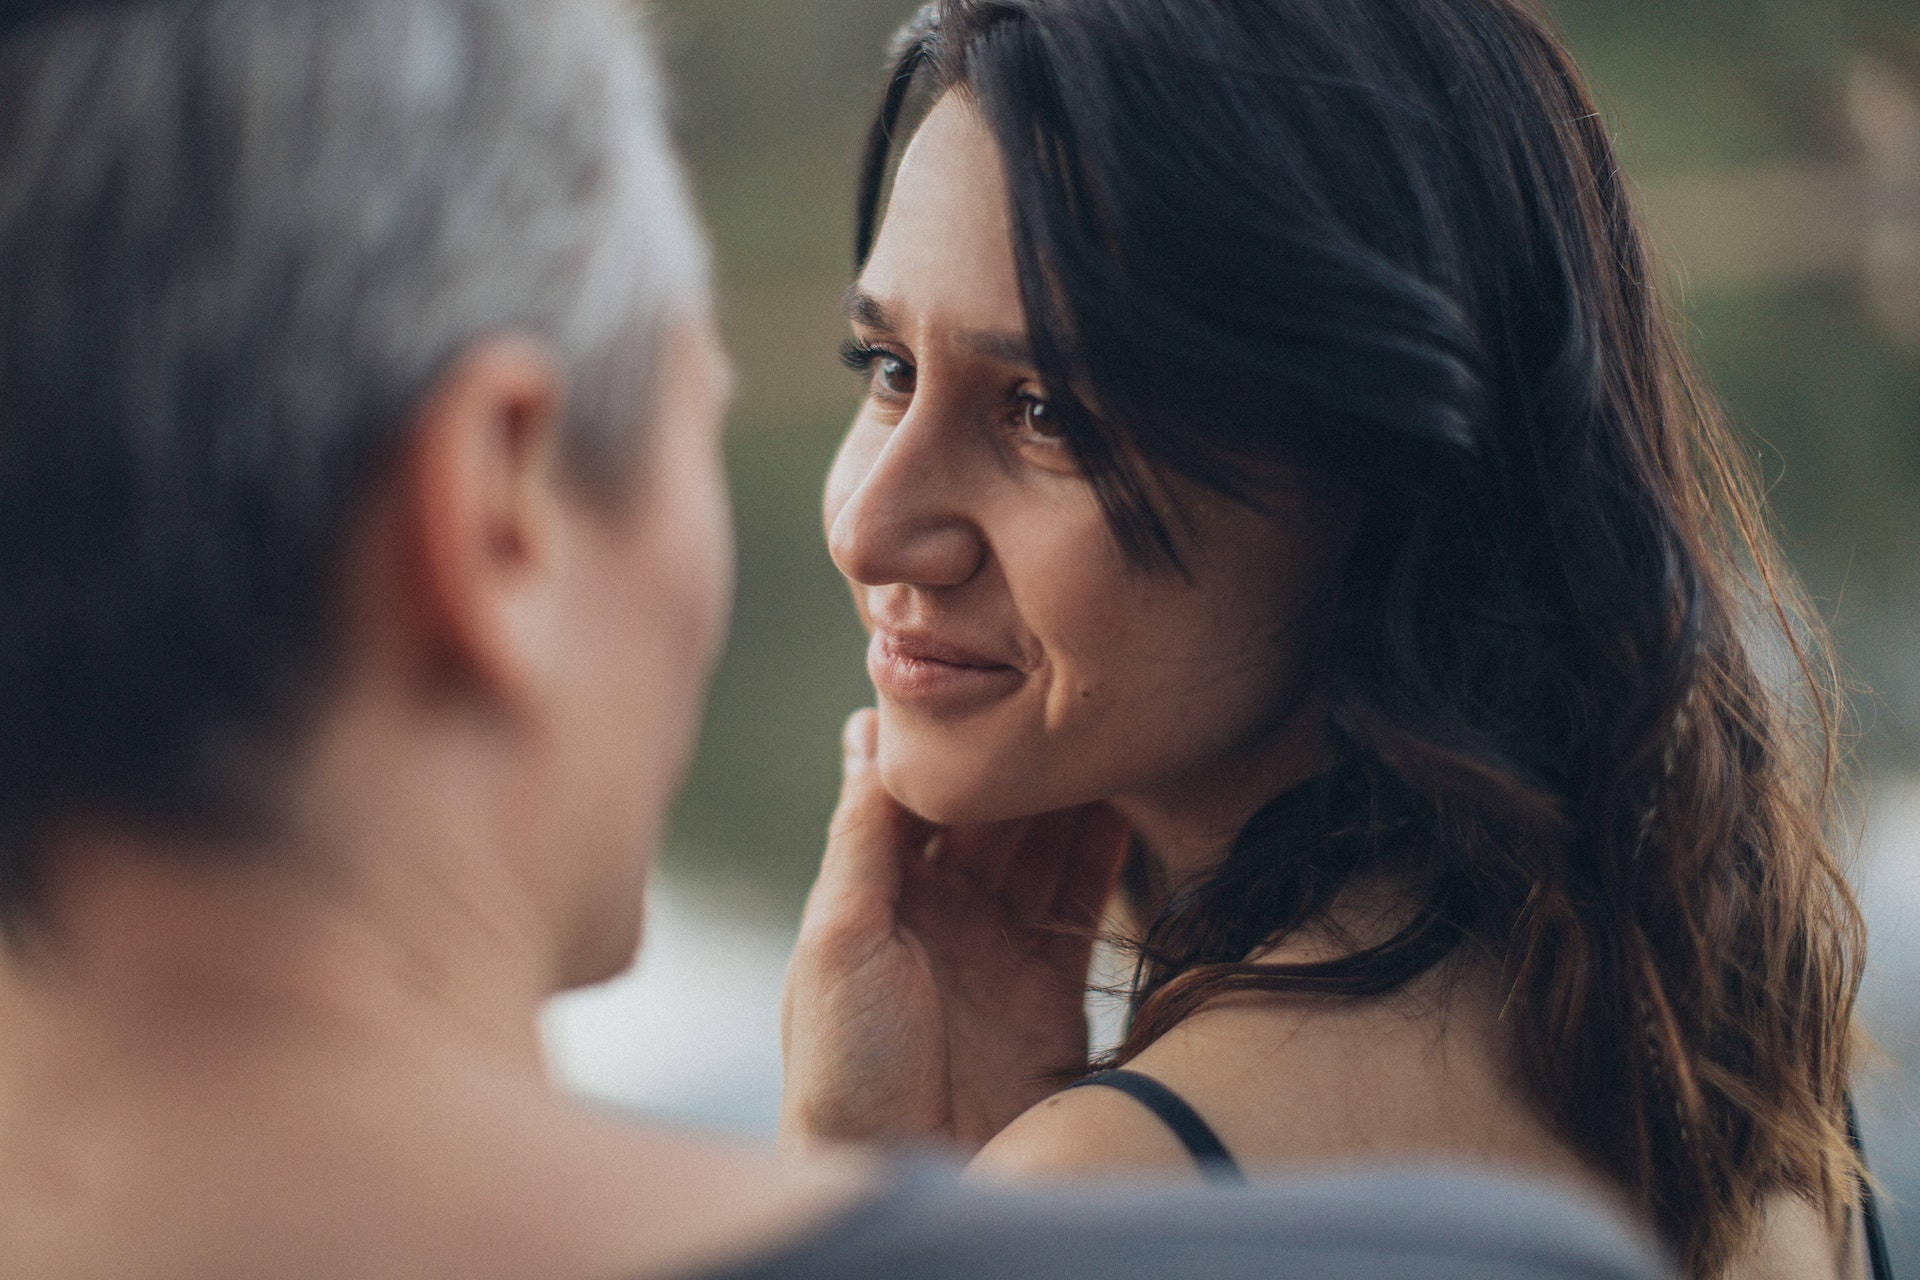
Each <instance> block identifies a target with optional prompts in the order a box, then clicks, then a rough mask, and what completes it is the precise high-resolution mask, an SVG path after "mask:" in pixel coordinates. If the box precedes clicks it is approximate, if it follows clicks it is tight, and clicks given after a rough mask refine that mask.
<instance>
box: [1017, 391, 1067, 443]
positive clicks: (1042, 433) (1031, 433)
mask: <svg viewBox="0 0 1920 1280" xmlns="http://www.w3.org/2000/svg"><path fill="white" fill-rule="evenodd" d="M1020 434H1021V435H1022V436H1024V437H1026V438H1027V439H1028V440H1029V441H1031V442H1032V443H1035V444H1045V445H1062V444H1065V443H1066V436H1065V434H1064V433H1063V432H1062V431H1061V428H1060V419H1059V417H1058V416H1057V415H1056V414H1055V413H1054V411H1053V406H1052V405H1050V404H1048V403H1047V402H1046V401H1045V400H1042V399H1041V398H1040V397H1039V396H1030V395H1023V396H1021V397H1020Z"/></svg>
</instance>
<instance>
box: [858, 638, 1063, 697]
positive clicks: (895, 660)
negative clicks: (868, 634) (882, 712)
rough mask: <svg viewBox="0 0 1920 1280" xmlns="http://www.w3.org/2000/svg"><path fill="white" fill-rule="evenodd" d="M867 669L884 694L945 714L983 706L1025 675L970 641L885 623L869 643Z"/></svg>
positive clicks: (1011, 689) (1012, 688) (1018, 683)
mask: <svg viewBox="0 0 1920 1280" xmlns="http://www.w3.org/2000/svg"><path fill="white" fill-rule="evenodd" d="M867 674H868V675H869V676H871V677H872V678H873V687H874V688H875V689H876V690H878V691H879V693H880V696H881V697H883V698H886V699H888V700H889V701H891V702H899V703H907V704H911V705H912V706H914V707H915V708H916V709H922V710H926V711H929V712H932V713H935V714H942V715H961V714H965V713H966V712H969V711H975V710H978V709H979V708H981V707H983V706H985V705H987V704H988V703H990V702H996V701H998V700H999V699H1001V698H1003V697H1005V696H1006V695H1007V694H1009V693H1011V692H1012V691H1013V690H1015V689H1017V688H1018V687H1019V686H1020V684H1021V682H1022V680H1024V679H1025V676H1024V674H1023V673H1022V672H1021V671H1020V669H1019V668H1017V667H1014V666H1012V665H1010V664H1008V663H1005V662H1000V661H998V660H996V659H995V658H994V657H993V656H991V655H988V654H984V653H981V652H979V651H977V650H974V649H971V648H968V647H967V646H964V645H959V644H955V643H953V642H951V641H947V640H943V639H941V638H939V637H937V636H931V635H926V634H923V633H910V632H900V631H888V630H886V629H884V628H881V629H876V630H875V631H874V633H873V641H872V643H871V644H869V645H868V646H867Z"/></svg>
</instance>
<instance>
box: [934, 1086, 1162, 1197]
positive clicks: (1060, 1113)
mask: <svg viewBox="0 0 1920 1280" xmlns="http://www.w3.org/2000/svg"><path fill="white" fill-rule="evenodd" d="M1130 1170H1133V1171H1149V1170H1150V1171H1152V1172H1153V1173H1154V1175H1155V1176H1156V1177H1160V1176H1163V1175H1164V1174H1167V1173H1173V1174H1179V1173H1181V1172H1183V1171H1184V1172H1190V1173H1191V1174H1192V1175H1193V1176H1194V1177H1195V1178H1198V1177H1199V1169H1198V1167H1197V1166H1195V1164H1194V1162H1193V1157H1192V1156H1191V1155H1189V1154H1188V1153H1187V1150H1186V1148H1185V1147H1183V1146H1181V1145H1180V1142H1179V1140H1178V1139H1177V1138H1175V1137H1174V1136H1173V1134H1172V1132H1171V1131H1170V1130H1168V1129H1167V1127H1166V1126H1165V1125H1164V1124H1162V1123H1161V1122H1160V1121H1159V1119H1158V1118H1156V1117H1155V1116H1154V1115H1153V1113H1152V1112H1150V1111H1148V1110H1147V1109H1146V1108H1145V1107H1143V1106H1141V1105H1140V1104H1139V1103H1138V1102H1135V1101H1134V1100H1133V1099H1132V1098H1129V1097H1128V1096H1127V1095H1125V1094H1123V1093H1121V1092H1120V1091H1118V1090H1117V1089H1104V1088H1085V1089H1067V1090H1063V1091H1062V1092H1060V1093H1056V1094H1054V1095H1053V1096H1052V1097H1049V1098H1045V1099H1043V1100H1041V1101H1040V1102H1038V1103H1036V1104H1035V1105H1034V1106H1032V1107H1031V1108H1029V1109H1028V1110H1027V1111H1026V1112H1025V1113H1024V1114H1022V1115H1021V1116H1020V1117H1019V1118H1017V1119H1016V1120H1014V1122H1013V1123H1012V1124H1010V1125H1008V1126H1007V1127H1006V1128H1005V1129H1002V1130H1001V1131H1000V1132H999V1134H997V1135H996V1136H995V1137H994V1139H993V1140H992V1141H991V1142H989V1143H987V1145H986V1146H985V1147H983V1148H981V1150H980V1153H979V1154H978V1155H977V1156H975V1157H974V1160H973V1163H972V1164H971V1165H970V1166H968V1170H967V1172H968V1173H969V1174H970V1175H972V1174H985V1175H988V1176H1004V1177H1015V1178H1048V1177H1064V1178H1087V1177H1103V1176H1104V1177H1113V1176H1124V1175H1125V1174H1126V1173H1127V1172H1128V1171H1130Z"/></svg>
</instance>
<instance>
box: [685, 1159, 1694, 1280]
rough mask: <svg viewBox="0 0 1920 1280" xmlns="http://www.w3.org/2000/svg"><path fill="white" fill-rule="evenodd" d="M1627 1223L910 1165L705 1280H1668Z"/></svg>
mask: <svg viewBox="0 0 1920 1280" xmlns="http://www.w3.org/2000/svg"><path fill="white" fill-rule="evenodd" d="M1673 1274H1674V1273H1673V1272H1672V1271H1671V1270H1670V1269H1668V1267H1667V1266H1666V1265H1665V1264H1664V1263H1663V1261H1662V1260H1661V1258H1660V1256H1659V1255H1658V1253H1657V1252H1656V1251H1655V1250H1654V1249H1653V1248H1652V1247H1651V1246H1650V1245H1649V1244H1648V1242H1647V1241H1646V1240H1645V1239H1643V1238H1641V1237H1639V1236H1638V1235H1636V1234H1635V1233H1634V1232H1633V1231H1631V1230H1630V1229H1628V1228H1627V1227H1626V1226H1624V1225H1623V1224H1621V1223H1620V1222H1619V1221H1617V1220H1616V1219H1614V1218H1613V1217H1611V1216H1609V1215H1608V1214H1606V1213H1604V1212H1601V1211H1600V1210H1598V1209H1596V1208H1593V1207H1591V1206H1588V1205H1586V1204H1584V1203H1582V1202H1580V1201H1578V1200H1575V1199H1572V1198H1570V1197H1568V1196H1566V1195H1563V1194H1560V1193H1557V1192H1552V1191H1545V1190H1541V1189H1539V1188H1536V1187H1530V1186H1524V1185H1519V1184H1515V1183H1512V1182H1508V1181H1504V1180H1501V1179H1497V1178H1492V1177H1487V1176H1484V1175H1480V1174H1464V1173H1457V1172H1442V1171H1428V1172H1407V1173H1383V1174H1352V1175H1340V1176H1332V1177H1322V1178H1316V1179H1310V1180H1301V1181H1298V1182H1293V1183H1288V1184H1281V1185H1266V1186H1251V1187H1194V1188H1185V1187H1182V1188H1178V1189H1173V1188H1168V1189H1163V1190H1148V1189H1143V1188H1140V1187H1138V1186H1133V1187H1120V1186H1110V1187H1100V1188H1089V1189H1085V1190H1075V1191H1071V1192H1068V1191H1063V1190H1038V1191H1035V1190H1023V1189H1013V1188H999V1187H984V1186H980V1185H977V1184H971V1183H967V1184H962V1183H960V1182H957V1181H956V1180H955V1178H954V1176H953V1173H952V1171H950V1170H948V1169H945V1168H940V1167H935V1166H931V1165H922V1166H914V1167H912V1168H909V1169H907V1170H905V1171H904V1172H903V1174H902V1176H901V1177H900V1178H899V1180H898V1181H897V1182H896V1183H895V1184H894V1185H893V1186H891V1187H890V1188H889V1190H888V1191H887V1192H886V1193H885V1194H883V1195H882V1196H880V1197H879V1198H878V1199H876V1200H873V1201H871V1202H869V1203H868V1204H866V1205H864V1206H863V1207H861V1208H859V1209H857V1210H855V1211H853V1212H852V1213H850V1214H846V1215H843V1216H842V1217H840V1218H839V1219H838V1220H836V1221H834V1222H832V1223H830V1224H828V1225H827V1226H826V1227H824V1228H822V1229H821V1230H820V1231H818V1232H817V1233H815V1234H814V1235H813V1236H812V1237H811V1238H809V1239H806V1240H804V1241H801V1242H800V1243H798V1244H795V1245H792V1246H790V1247H788V1248H787V1249H785V1250H783V1251H781V1252H779V1253H777V1254H773V1255H769V1256H765V1257H762V1258H760V1259H757V1260H754V1261H752V1262H750V1263H747V1264H744V1265H741V1266H736V1267H733V1268H731V1269H728V1270H724V1271H717V1272H710V1273H708V1274H706V1275H705V1276H702V1277H701V1278H700V1280H881V1277H886V1278H887V1280H902V1278H905V1277H911V1278H912V1280H989V1278H990V1280H1028V1278H1029V1277H1030V1278H1031V1280H1041V1278H1042V1277H1045V1278H1046V1280H1131V1278H1133V1277H1139V1278H1141V1280H1147V1278H1148V1277H1154V1278H1159V1277H1185V1276H1191V1277H1196V1278H1199V1277H1204V1278H1205V1280H1255V1278H1256V1277H1258V1278H1259V1280H1290V1278H1292V1277H1299V1278H1301V1280H1307V1278H1309V1277H1310V1278H1311V1280H1414V1278H1415V1277H1419V1280H1656V1278H1660V1280H1665V1278H1668V1277H1671V1276H1672V1275H1673Z"/></svg>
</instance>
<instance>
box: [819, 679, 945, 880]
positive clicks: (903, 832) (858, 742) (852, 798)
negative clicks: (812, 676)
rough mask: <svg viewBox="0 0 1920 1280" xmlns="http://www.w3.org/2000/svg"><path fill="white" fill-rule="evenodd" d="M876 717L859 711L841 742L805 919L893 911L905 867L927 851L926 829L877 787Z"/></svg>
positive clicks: (929, 830)
mask: <svg viewBox="0 0 1920 1280" xmlns="http://www.w3.org/2000/svg"><path fill="white" fill-rule="evenodd" d="M879 738H880V716H879V713H878V712H876V711H874V710H873V708H871V707H863V708H862V709H860V710H859V711H856V712H854V713H853V715H852V716H850V717H849V718H848V720H847V726H846V732H845V734H844V735H843V738H842V747H843V754H842V762H843V763H842V774H841V781H840V802H839V804H838V805H836V806H835V808H834V811H833V820H832V822H831V823H829V824H828V827H827V850H826V854H825V856H824V857H822V858H821V860H820V875H819V877H818V879H816V880H815V881H814V886H813V892H812V893H811V894H810V895H809V896H808V899H807V914H808V915H809V916H813V915H815V914H817V913H818V912H820V911H823V910H826V911H831V910H838V909H844V908H845V907H847V906H849V905H851V904H853V903H855V902H866V903H869V904H873V905H883V906H886V907H892V906H893V905H894V904H895V903H897V902H898V901H899V898H900V889H901V885H902V884H903V882H904V879H905V868H906V861H907V859H908V858H909V857H913V856H917V855H918V854H919V853H921V852H922V851H923V850H924V849H925V848H926V842H927V840H928V839H929V838H930V837H931V836H932V834H933V831H932V828H931V826H929V825H928V824H927V823H926V822H924V821H923V820H921V819H920V818H918V817H916V816H915V815H914V814H912V813H910V812H909V811H908V810H907V808H906V806H904V805H902V804H901V803H900V802H899V801H898V800H895V799H894V798H893V796H892V795H891V794H890V793H889V792H888V791H887V789H886V786H885V785H884V784H883V783H882V782H881V781H880V766H879V761H878V758H877V757H878V747H879Z"/></svg>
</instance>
